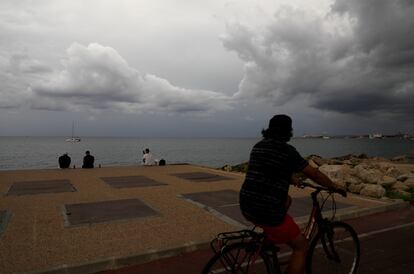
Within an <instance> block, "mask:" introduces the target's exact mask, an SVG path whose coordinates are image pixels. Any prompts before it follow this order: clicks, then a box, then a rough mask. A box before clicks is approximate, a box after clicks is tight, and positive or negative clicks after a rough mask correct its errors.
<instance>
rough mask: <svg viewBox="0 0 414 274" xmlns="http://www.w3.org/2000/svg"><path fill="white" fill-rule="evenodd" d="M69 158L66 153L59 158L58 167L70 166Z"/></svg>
mask: <svg viewBox="0 0 414 274" xmlns="http://www.w3.org/2000/svg"><path fill="white" fill-rule="evenodd" d="M70 160H71V159H70V157H69V156H68V153H67V152H66V153H64V154H63V155H62V156H60V157H59V167H60V168H69V166H70Z"/></svg>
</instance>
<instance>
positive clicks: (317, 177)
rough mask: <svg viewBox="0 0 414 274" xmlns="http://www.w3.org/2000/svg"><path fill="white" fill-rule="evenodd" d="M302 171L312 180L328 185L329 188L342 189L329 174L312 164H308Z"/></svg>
mask: <svg viewBox="0 0 414 274" xmlns="http://www.w3.org/2000/svg"><path fill="white" fill-rule="evenodd" d="M302 172H303V173H304V174H305V175H306V176H307V177H308V178H309V179H311V180H312V181H314V182H316V183H318V184H320V185H321V186H324V187H327V188H329V189H332V190H335V189H342V187H340V186H338V185H337V184H335V183H334V182H332V181H331V179H329V177H328V176H326V175H325V174H323V173H322V172H320V171H319V170H318V169H317V168H314V167H312V166H311V165H307V166H306V167H305V168H304V169H303V170H302Z"/></svg>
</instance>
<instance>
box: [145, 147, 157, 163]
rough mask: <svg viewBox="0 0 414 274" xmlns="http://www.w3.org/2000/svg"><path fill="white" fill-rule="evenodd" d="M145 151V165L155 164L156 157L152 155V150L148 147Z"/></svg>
mask: <svg viewBox="0 0 414 274" xmlns="http://www.w3.org/2000/svg"><path fill="white" fill-rule="evenodd" d="M143 152H144V156H142V162H143V164H144V166H152V165H155V161H154V158H153V157H152V154H151V153H150V150H149V149H148V148H146V149H145V150H144V151H143Z"/></svg>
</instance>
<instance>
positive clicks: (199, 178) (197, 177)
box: [171, 172, 231, 182]
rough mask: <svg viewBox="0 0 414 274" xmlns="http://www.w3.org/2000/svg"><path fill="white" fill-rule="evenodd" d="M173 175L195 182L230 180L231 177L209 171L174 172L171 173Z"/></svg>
mask: <svg viewBox="0 0 414 274" xmlns="http://www.w3.org/2000/svg"><path fill="white" fill-rule="evenodd" d="M171 175H172V176H175V177H178V178H181V179H185V180H189V181H193V182H215V181H223V180H230V179H231V178H229V177H225V176H221V175H217V174H212V173H207V172H187V173H174V174H171Z"/></svg>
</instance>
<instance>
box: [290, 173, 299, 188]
mask: <svg viewBox="0 0 414 274" xmlns="http://www.w3.org/2000/svg"><path fill="white" fill-rule="evenodd" d="M290 184H291V185H293V186H296V187H299V185H300V181H299V179H298V178H296V177H295V176H292V178H291V179H290Z"/></svg>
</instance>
